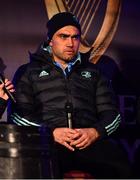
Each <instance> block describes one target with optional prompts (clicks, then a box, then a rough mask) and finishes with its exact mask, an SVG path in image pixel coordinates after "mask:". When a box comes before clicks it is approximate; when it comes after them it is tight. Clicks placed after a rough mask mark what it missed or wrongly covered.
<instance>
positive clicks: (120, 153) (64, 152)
mask: <svg viewBox="0 0 140 180" xmlns="http://www.w3.org/2000/svg"><path fill="white" fill-rule="evenodd" d="M55 153H56V155H57V156H56V157H57V161H55V163H56V162H57V168H58V170H59V177H57V178H63V174H64V173H65V172H67V171H69V170H82V171H85V172H88V173H90V174H92V175H93V177H94V178H102V179H108V178H113V179H116V178H121V179H125V178H130V177H131V167H130V163H129V160H128V157H127V154H126V152H125V151H124V149H123V148H122V147H120V146H119V145H118V144H117V143H116V142H115V141H112V140H99V141H97V142H96V143H94V144H92V145H91V146H89V147H88V148H86V149H83V150H78V149H76V150H75V151H74V152H71V151H70V150H68V149H66V148H65V147H64V146H62V145H59V144H55Z"/></svg>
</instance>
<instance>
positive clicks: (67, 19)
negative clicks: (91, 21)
mask: <svg viewBox="0 0 140 180" xmlns="http://www.w3.org/2000/svg"><path fill="white" fill-rule="evenodd" d="M68 25H72V26H75V27H76V28H77V29H78V30H79V31H80V34H81V26H80V23H79V21H78V19H77V18H76V17H75V16H74V15H73V14H72V13H70V12H61V13H58V14H55V15H54V16H53V17H52V18H51V19H50V20H49V21H48V22H47V29H48V40H51V39H52V37H53V35H54V33H55V32H56V31H58V30H59V29H61V28H63V27H64V26H68Z"/></svg>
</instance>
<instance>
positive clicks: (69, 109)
mask: <svg viewBox="0 0 140 180" xmlns="http://www.w3.org/2000/svg"><path fill="white" fill-rule="evenodd" d="M65 110H66V113H67V121H68V127H69V128H72V112H73V105H72V103H69V102H67V103H66V104H65Z"/></svg>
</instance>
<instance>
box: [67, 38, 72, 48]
mask: <svg viewBox="0 0 140 180" xmlns="http://www.w3.org/2000/svg"><path fill="white" fill-rule="evenodd" d="M68 45H69V46H73V39H72V38H71V37H69V38H68Z"/></svg>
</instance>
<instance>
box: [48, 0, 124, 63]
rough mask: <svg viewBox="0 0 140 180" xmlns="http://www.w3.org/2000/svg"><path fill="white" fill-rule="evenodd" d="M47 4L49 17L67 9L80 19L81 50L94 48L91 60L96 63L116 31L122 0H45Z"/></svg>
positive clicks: (83, 51) (86, 50) (85, 50)
mask: <svg viewBox="0 0 140 180" xmlns="http://www.w3.org/2000/svg"><path fill="white" fill-rule="evenodd" d="M45 5H46V10H47V14H48V18H49V19H50V18H51V17H52V16H53V15H54V14H56V13H58V12H65V11H68V12H72V13H73V14H74V15H75V16H76V17H77V18H78V19H79V21H80V24H81V29H82V40H81V44H80V52H82V53H86V52H88V51H89V50H91V49H92V50H91V52H90V60H91V62H93V63H96V62H97V61H98V60H99V58H100V56H101V55H103V54H104V52H105V51H106V49H107V48H108V46H109V44H110V43H111V41H112V39H113V36H114V34H115V32H116V29H117V25H118V21H119V17H120V10H121V0H45ZM95 29H96V32H95Z"/></svg>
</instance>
